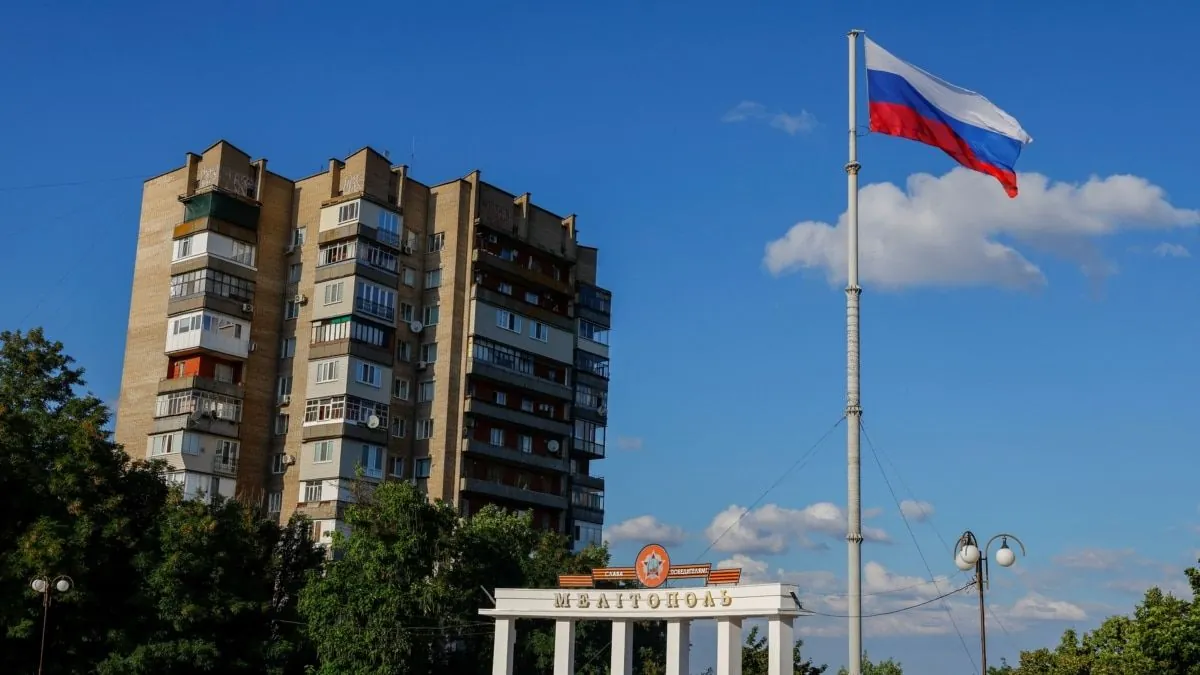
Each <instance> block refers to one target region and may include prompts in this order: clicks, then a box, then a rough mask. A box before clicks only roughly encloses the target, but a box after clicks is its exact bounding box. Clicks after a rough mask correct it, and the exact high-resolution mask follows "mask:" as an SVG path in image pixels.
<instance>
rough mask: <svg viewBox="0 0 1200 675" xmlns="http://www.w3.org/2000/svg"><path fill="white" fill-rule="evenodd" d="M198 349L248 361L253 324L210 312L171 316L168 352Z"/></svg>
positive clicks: (168, 329)
mask: <svg viewBox="0 0 1200 675" xmlns="http://www.w3.org/2000/svg"><path fill="white" fill-rule="evenodd" d="M197 349H205V350H209V351H213V352H218V353H221V354H226V355H228V356H233V357H235V358H239V359H245V358H246V357H248V356H249V355H250V325H249V324H248V323H246V322H244V321H240V320H237V319H233V318H231V317H227V316H223V315H220V314H216V313H211V312H200V313H196V314H191V315H182V316H175V317H172V318H171V320H170V321H169V322H168V323H167V340H166V348H165V350H166V353H168V354H174V353H179V352H187V351H193V350H197Z"/></svg>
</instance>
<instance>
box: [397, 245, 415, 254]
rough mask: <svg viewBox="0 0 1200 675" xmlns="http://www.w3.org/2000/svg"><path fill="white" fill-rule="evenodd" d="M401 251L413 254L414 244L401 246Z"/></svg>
mask: <svg viewBox="0 0 1200 675" xmlns="http://www.w3.org/2000/svg"><path fill="white" fill-rule="evenodd" d="M400 251H401V252H403V253H404V254H405V255H412V252H413V247H412V244H405V245H403V246H401V247H400Z"/></svg>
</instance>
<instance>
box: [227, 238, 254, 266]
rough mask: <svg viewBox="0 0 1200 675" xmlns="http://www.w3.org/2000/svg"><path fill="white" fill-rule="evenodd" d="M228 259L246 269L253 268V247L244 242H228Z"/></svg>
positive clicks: (234, 240)
mask: <svg viewBox="0 0 1200 675" xmlns="http://www.w3.org/2000/svg"><path fill="white" fill-rule="evenodd" d="M229 259H230V260H232V261H233V262H235V263H240V264H242V265H245V266H246V267H254V245H253V244H247V243H246V242H244V241H238V240H236V239H231V240H230V241H229Z"/></svg>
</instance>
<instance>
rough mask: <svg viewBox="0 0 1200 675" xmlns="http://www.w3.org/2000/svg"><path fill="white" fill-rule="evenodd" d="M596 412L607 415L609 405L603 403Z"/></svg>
mask: <svg viewBox="0 0 1200 675" xmlns="http://www.w3.org/2000/svg"><path fill="white" fill-rule="evenodd" d="M596 412H598V413H600V414H601V415H607V414H608V406H606V405H604V404H603V403H601V404H600V407H599V408H597V409H596Z"/></svg>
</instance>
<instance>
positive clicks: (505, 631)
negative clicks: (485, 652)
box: [492, 619, 517, 675]
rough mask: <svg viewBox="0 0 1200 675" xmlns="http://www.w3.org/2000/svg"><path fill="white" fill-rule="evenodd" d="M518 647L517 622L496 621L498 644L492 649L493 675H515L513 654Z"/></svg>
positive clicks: (512, 620)
mask: <svg viewBox="0 0 1200 675" xmlns="http://www.w3.org/2000/svg"><path fill="white" fill-rule="evenodd" d="M516 647H517V620H516V619H496V643H495V645H494V646H493V647H492V675H513V652H515V651H516Z"/></svg>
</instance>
